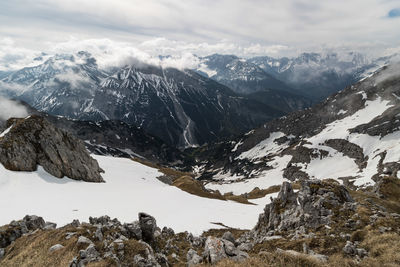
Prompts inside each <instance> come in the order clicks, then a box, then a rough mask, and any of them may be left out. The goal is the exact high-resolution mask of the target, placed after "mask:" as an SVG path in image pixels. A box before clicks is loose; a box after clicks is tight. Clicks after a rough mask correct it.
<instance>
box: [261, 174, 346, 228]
mask: <svg viewBox="0 0 400 267" xmlns="http://www.w3.org/2000/svg"><path fill="white" fill-rule="evenodd" d="M351 202H353V199H352V197H351V196H350V194H349V192H348V191H347V189H346V188H345V187H343V186H341V185H339V184H336V183H329V182H326V181H320V180H315V181H303V182H302V183H301V189H300V191H299V192H297V193H295V192H294V191H293V188H292V186H291V184H290V183H288V182H284V183H283V184H282V187H281V190H280V192H279V195H278V197H277V198H275V199H273V201H272V203H270V204H267V205H266V206H265V209H264V213H262V214H261V215H260V217H259V220H258V223H257V225H256V227H255V231H258V232H259V233H263V234H266V233H268V232H269V231H287V230H296V229H301V228H303V229H305V228H311V229H316V228H318V227H320V226H322V225H328V224H329V222H330V216H331V215H332V214H333V211H332V210H333V209H335V208H336V209H340V208H342V207H343V205H344V204H345V203H351Z"/></svg>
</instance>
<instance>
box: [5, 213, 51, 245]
mask: <svg viewBox="0 0 400 267" xmlns="http://www.w3.org/2000/svg"><path fill="white" fill-rule="evenodd" d="M45 225H46V223H45V221H44V220H43V218H42V217H39V216H35V215H32V216H30V215H26V216H25V217H24V218H23V219H22V220H20V221H12V222H11V223H10V224H9V225H8V226H6V227H2V228H1V229H0V248H5V247H7V246H8V245H10V244H11V243H12V242H14V241H15V240H16V239H17V238H20V237H21V236H22V235H24V234H27V233H29V232H32V231H35V230H37V229H44V227H45Z"/></svg>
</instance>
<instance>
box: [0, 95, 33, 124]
mask: <svg viewBox="0 0 400 267" xmlns="http://www.w3.org/2000/svg"><path fill="white" fill-rule="evenodd" d="M26 116H28V111H27V110H26V108H25V107H24V106H23V105H21V104H19V103H17V102H15V101H12V100H9V99H7V98H3V97H1V96H0V120H7V119H9V118H12V117H16V118H23V117H26Z"/></svg>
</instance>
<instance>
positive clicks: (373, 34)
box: [0, 0, 400, 69]
mask: <svg viewBox="0 0 400 267" xmlns="http://www.w3.org/2000/svg"><path fill="white" fill-rule="evenodd" d="M399 8H400V3H399V1H396V0H352V1H348V0H334V1H333V0H329V1H328V0H327V1H315V0H247V1H243V0H187V1H182V0H146V1H143V0H112V1H111V0H68V1H65V0H13V1H0V23H1V25H2V27H0V44H3V45H2V47H1V48H0V64H2V65H3V66H2V68H3V69H4V68H5V67H4V65H5V64H8V68H11V67H13V64H14V65H15V64H16V62H18V64H20V63H22V62H23V61H24V59H25V58H26V57H28V58H29V57H33V56H34V55H36V54H37V53H39V52H40V51H46V52H51V51H54V50H56V48H58V49H61V50H64V51H65V52H67V51H68V50H71V49H81V50H82V49H84V48H87V49H89V50H90V49H92V50H102V53H103V52H104V51H105V50H107V49H110V50H112V49H116V48H118V49H120V50H121V51H122V52H123V53H121V55H124V56H125V55H126V54H128V55H134V56H138V57H139V58H142V57H144V58H148V57H149V56H155V55H158V54H162V55H167V54H170V55H185V57H186V59H187V58H188V55H187V53H193V54H198V55H207V54H211V53H225V54H227V53H234V54H238V55H240V56H253V55H271V56H284V55H294V54H298V53H300V52H303V51H317V52H318V51H320V50H335V51H340V50H355V51H360V52H364V53H369V54H374V55H376V54H379V55H381V54H385V53H390V52H393V51H395V52H396V51H398V47H399V46H400V31H399V30H398V29H399V27H400V18H399V17H398V15H397V14H398V10H399ZM78 46H80V47H78ZM110 53H111V54H113V53H114V52H110ZM114 56H117V57H118V58H119V57H120V56H118V55H114ZM107 60H111V59H107ZM116 60H119V59H116ZM27 62H28V60H27Z"/></svg>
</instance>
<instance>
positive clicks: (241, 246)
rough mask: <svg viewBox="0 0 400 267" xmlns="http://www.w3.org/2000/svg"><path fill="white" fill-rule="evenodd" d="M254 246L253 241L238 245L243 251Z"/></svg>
mask: <svg viewBox="0 0 400 267" xmlns="http://www.w3.org/2000/svg"><path fill="white" fill-rule="evenodd" d="M252 248H253V245H252V244H251V243H242V244H240V245H239V246H238V249H239V250H241V251H250V250H251V249H252Z"/></svg>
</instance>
